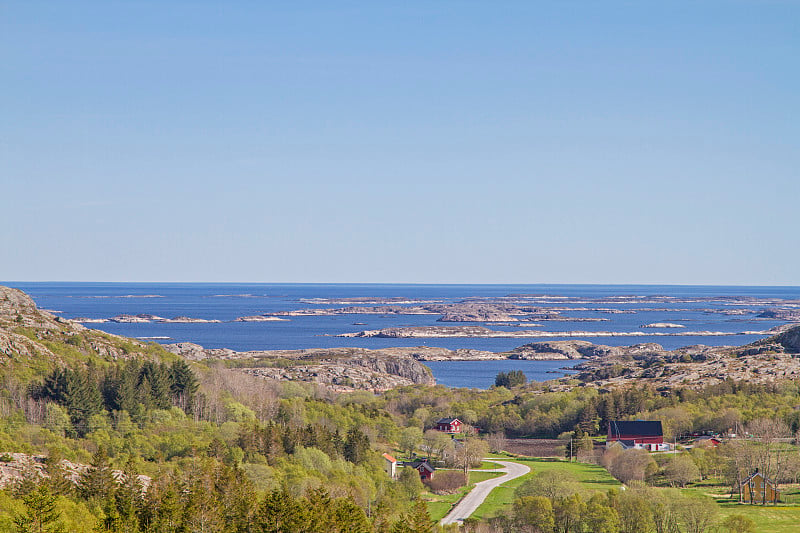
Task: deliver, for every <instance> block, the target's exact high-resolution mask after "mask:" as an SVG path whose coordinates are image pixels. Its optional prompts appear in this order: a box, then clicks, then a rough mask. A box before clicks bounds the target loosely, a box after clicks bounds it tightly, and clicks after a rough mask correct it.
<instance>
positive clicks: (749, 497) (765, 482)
mask: <svg viewBox="0 0 800 533" xmlns="http://www.w3.org/2000/svg"><path fill="white" fill-rule="evenodd" d="M739 495H740V498H741V501H743V502H745V503H760V504H762V505H763V504H765V503H777V502H779V501H780V498H781V491H780V490H778V486H777V485H776V484H775V483H773V482H772V481H770V480H769V479H767V478H766V477H765V476H764V474H762V473H761V472H759V471H758V470H756V471H755V472H753V473H752V474H750V477H748V478H747V479H745V480H744V481H742V484H741V485H740V486H739Z"/></svg>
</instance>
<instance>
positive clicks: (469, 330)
mask: <svg viewBox="0 0 800 533" xmlns="http://www.w3.org/2000/svg"><path fill="white" fill-rule="evenodd" d="M727 335H731V332H724V331H670V332H664V331H535V330H528V329H520V330H515V331H503V330H494V329H489V328H485V327H483V326H411V327H395V328H383V329H373V330H365V331H358V332H355V333H342V334H339V335H337V337H378V338H388V339H412V338H447V337H479V338H514V337H527V338H531V337H539V338H546V337H714V336H727Z"/></svg>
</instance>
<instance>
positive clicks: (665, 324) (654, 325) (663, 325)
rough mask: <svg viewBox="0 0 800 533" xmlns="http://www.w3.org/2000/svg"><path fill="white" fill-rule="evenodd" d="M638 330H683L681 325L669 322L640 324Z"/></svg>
mask: <svg viewBox="0 0 800 533" xmlns="http://www.w3.org/2000/svg"><path fill="white" fill-rule="evenodd" d="M639 327H640V328H685V327H686V326H684V325H683V324H673V323H671V322H653V323H652V324H642V325H641V326H639Z"/></svg>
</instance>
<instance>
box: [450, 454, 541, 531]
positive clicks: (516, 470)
mask: <svg viewBox="0 0 800 533" xmlns="http://www.w3.org/2000/svg"><path fill="white" fill-rule="evenodd" d="M484 460H485V461H491V462H492V463H498V464H500V465H502V466H503V468H502V469H499V470H489V472H505V475H503V476H500V477H496V478H493V479H487V480H486V481H481V482H479V483H475V488H473V489H472V490H471V491H470V493H469V494H467V495H466V496H464V498H462V500H461V501H460V502H458V505H456V506H455V507H454V508H453V510H452V511H450V513H448V515H447V516H445V517H444V518H442V522H441V523H442V525H446V524H454V523H456V522H462V521H464V520H465V519H467V518H469V516H470V515H471V514H472V513H474V512H475V510H476V509H477V508H478V506H479V505H480V504H482V503H483V501H484V500H485V499H486V497H487V496H489V493H490V492H492V490H494V489H495V488H497V487H499V486H500V485H502V484H503V483H505V482H506V481H511V480H512V479H515V478H518V477H519V476H524V475H525V474H527V473H528V472H530V471H531V469H530V468H528V467H527V466H525V465H521V464H519V463H512V462H510V461H498V460H497V459H484ZM484 472H486V470H484Z"/></svg>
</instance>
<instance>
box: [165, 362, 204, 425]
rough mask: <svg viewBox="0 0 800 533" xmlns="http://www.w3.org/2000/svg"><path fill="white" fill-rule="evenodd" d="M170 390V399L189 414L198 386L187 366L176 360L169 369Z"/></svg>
mask: <svg viewBox="0 0 800 533" xmlns="http://www.w3.org/2000/svg"><path fill="white" fill-rule="evenodd" d="M169 381H170V390H171V392H172V399H173V401H174V402H175V403H176V405H178V407H180V408H181V409H183V410H184V411H186V412H190V411H191V409H192V404H193V403H194V397H195V394H196V393H197V389H198V387H199V386H200V385H199V383H198V382H197V378H196V377H195V375H194V372H192V369H191V367H189V364H188V363H187V362H186V361H184V360H183V359H178V360H177V361H175V362H174V363H172V365H171V366H170V368H169Z"/></svg>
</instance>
